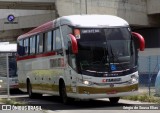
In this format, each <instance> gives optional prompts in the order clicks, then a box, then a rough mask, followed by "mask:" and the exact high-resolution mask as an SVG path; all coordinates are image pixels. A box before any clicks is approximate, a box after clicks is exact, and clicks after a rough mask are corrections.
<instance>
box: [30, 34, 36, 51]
mask: <svg viewBox="0 0 160 113" xmlns="http://www.w3.org/2000/svg"><path fill="white" fill-rule="evenodd" d="M35 47H36V46H35V36H32V37H31V38H30V54H35V50H36V48H35Z"/></svg>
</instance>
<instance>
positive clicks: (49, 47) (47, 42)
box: [44, 31, 52, 52]
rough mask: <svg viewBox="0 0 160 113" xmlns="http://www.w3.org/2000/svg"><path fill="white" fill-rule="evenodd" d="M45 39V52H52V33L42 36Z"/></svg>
mask: <svg viewBox="0 0 160 113" xmlns="http://www.w3.org/2000/svg"><path fill="white" fill-rule="evenodd" d="M44 39H45V51H47V52H49V51H51V50H52V31H49V32H47V33H45V34H44Z"/></svg>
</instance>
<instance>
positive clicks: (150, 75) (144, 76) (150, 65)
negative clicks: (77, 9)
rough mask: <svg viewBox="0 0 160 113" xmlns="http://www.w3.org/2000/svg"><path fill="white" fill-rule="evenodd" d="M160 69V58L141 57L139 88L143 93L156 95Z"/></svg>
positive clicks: (139, 63)
mask: <svg viewBox="0 0 160 113" xmlns="http://www.w3.org/2000/svg"><path fill="white" fill-rule="evenodd" d="M159 69H160V56H158V55H155V56H139V60H138V70H139V75H140V77H139V83H140V84H139V87H140V90H142V91H147V92H148V93H149V94H150V93H155V81H156V76H157V74H158V71H159Z"/></svg>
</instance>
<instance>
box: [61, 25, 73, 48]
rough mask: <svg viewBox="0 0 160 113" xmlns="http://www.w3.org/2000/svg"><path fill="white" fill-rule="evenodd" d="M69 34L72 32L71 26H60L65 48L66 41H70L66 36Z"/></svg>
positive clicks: (66, 46) (66, 45)
mask: <svg viewBox="0 0 160 113" xmlns="http://www.w3.org/2000/svg"><path fill="white" fill-rule="evenodd" d="M69 34H72V28H71V27H69V26H67V25H64V26H62V35H63V40H64V46H65V49H66V50H67V49H68V42H69V41H70V39H69V38H68V35H69Z"/></svg>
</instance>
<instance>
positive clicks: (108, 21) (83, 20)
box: [60, 15, 128, 27]
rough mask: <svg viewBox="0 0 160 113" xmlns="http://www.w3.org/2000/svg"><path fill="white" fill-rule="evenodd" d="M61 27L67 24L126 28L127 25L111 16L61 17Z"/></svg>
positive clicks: (120, 19)
mask: <svg viewBox="0 0 160 113" xmlns="http://www.w3.org/2000/svg"><path fill="white" fill-rule="evenodd" d="M60 19H61V22H60V23H61V25H63V24H69V25H71V26H78V27H117V26H118V27H119V26H128V23H127V22H126V21H125V20H124V19H122V18H120V17H117V16H112V15H71V16H64V17H61V18H60Z"/></svg>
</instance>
